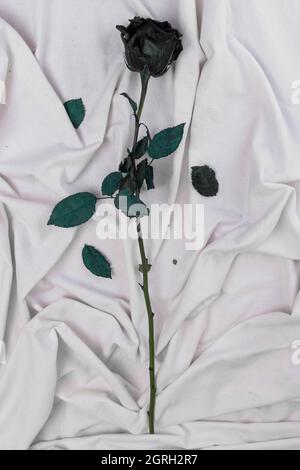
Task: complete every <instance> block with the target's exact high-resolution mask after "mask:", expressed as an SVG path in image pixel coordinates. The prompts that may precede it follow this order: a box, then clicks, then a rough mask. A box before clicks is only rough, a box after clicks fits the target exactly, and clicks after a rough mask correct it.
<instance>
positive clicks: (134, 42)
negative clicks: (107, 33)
mask: <svg viewBox="0 0 300 470" xmlns="http://www.w3.org/2000/svg"><path fill="white" fill-rule="evenodd" d="M117 29H118V30H119V31H120V32H121V38H122V41H123V43H124V46H125V61H126V65H127V67H128V68H129V69H130V70H131V71H132V72H139V73H142V72H143V73H147V74H149V75H151V76H152V77H160V76H161V75H163V74H164V73H165V72H167V70H168V68H169V67H170V65H171V64H172V63H173V62H174V61H176V60H177V58H178V56H179V54H180V53H181V51H182V43H181V37H182V35H181V34H180V33H179V31H177V29H174V28H172V26H171V25H170V23H168V22H167V21H162V22H161V21H155V20H152V19H150V18H148V19H144V18H140V17H138V16H136V17H135V18H133V19H132V20H130V23H129V26H127V28H126V27H125V26H117Z"/></svg>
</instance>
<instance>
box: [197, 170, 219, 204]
mask: <svg viewBox="0 0 300 470" xmlns="http://www.w3.org/2000/svg"><path fill="white" fill-rule="evenodd" d="M192 183H193V186H194V188H195V189H196V191H198V193H199V194H201V196H205V197H213V196H216V195H217V194H218V192H219V183H218V180H217V178H216V173H215V171H214V170H213V169H212V168H210V167H209V166H208V165H203V166H194V167H193V168H192Z"/></svg>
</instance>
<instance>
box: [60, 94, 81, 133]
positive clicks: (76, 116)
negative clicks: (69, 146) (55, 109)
mask: <svg viewBox="0 0 300 470" xmlns="http://www.w3.org/2000/svg"><path fill="white" fill-rule="evenodd" d="M64 107H65V109H66V111H67V113H68V116H69V118H70V120H71V122H72V124H73V126H74V127H75V129H78V128H79V126H80V124H81V123H82V122H83V120H84V118H85V106H84V104H83V101H82V99H81V98H79V99H77V100H70V101H66V103H65V104H64Z"/></svg>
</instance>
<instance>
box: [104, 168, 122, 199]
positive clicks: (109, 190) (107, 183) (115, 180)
mask: <svg viewBox="0 0 300 470" xmlns="http://www.w3.org/2000/svg"><path fill="white" fill-rule="evenodd" d="M122 179H123V175H122V173H121V172H120V171H115V172H114V173H110V174H109V175H108V176H106V178H105V179H104V180H103V183H102V189H101V191H102V194H103V195H104V196H113V195H114V194H115V193H116V192H117V191H118V189H119V188H120V184H121V181H122Z"/></svg>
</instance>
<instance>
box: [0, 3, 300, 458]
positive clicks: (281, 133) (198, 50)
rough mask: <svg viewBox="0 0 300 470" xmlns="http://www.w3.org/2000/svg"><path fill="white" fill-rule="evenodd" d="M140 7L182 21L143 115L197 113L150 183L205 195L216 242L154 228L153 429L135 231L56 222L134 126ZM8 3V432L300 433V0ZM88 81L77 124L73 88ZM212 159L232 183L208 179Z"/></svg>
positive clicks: (157, 125) (14, 437) (201, 436)
mask: <svg viewBox="0 0 300 470" xmlns="http://www.w3.org/2000/svg"><path fill="white" fill-rule="evenodd" d="M136 14H138V15H140V16H150V17H153V18H156V19H159V20H164V19H168V20H169V21H170V22H171V23H172V24H173V25H174V26H175V27H177V28H178V29H179V30H180V31H181V32H182V33H183V34H184V39H183V40H184V52H183V53H182V54H181V56H180V58H179V60H178V62H177V64H176V69H172V70H171V71H169V72H168V74H167V75H165V76H164V77H163V78H161V79H159V80H152V82H151V85H150V89H149V97H148V101H147V106H146V109H145V115H144V121H145V122H147V123H148V124H149V125H150V127H151V129H152V131H153V132H156V131H159V130H161V129H162V128H164V127H167V126H168V125H175V124H179V123H181V122H187V124H188V126H187V133H186V136H185V142H184V143H183V144H182V146H181V147H180V149H179V151H178V152H177V153H176V155H175V156H173V157H170V158H168V159H165V160H164V161H162V162H159V164H157V168H156V187H157V189H156V191H154V192H149V193H148V194H147V195H145V197H144V199H145V200H146V201H147V202H148V203H151V202H153V203H159V202H168V203H170V204H171V203H174V202H177V203H200V202H202V203H205V213H206V219H205V222H206V223H205V231H206V233H205V240H206V246H205V248H204V249H203V250H201V252H196V251H195V252H187V251H186V250H185V242H184V241H182V242H181V241H176V242H175V241H171V240H164V241H162V240H153V241H151V242H148V243H147V244H146V245H147V246H146V248H147V252H148V254H149V258H150V260H151V264H152V265H153V269H152V270H151V277H150V282H151V292H152V297H153V308H154V311H155V314H156V315H155V320H156V325H155V326H156V349H157V365H158V374H157V382H158V398H157V412H156V420H157V435H155V436H148V435H147V434H146V433H147V404H148V360H147V355H148V352H147V350H148V348H147V334H148V333H147V318H146V312H145V308H144V304H143V299H142V296H141V291H140V290H139V289H138V288H137V277H138V276H139V273H138V269H137V266H138V264H139V259H138V252H137V247H136V243H135V242H134V241H113V240H111V241H106V242H103V241H101V242H100V241H99V240H98V239H97V237H96V228H95V227H96V225H95V222H93V221H91V222H90V223H88V224H86V225H85V226H83V227H80V228H78V229H71V230H60V229H57V228H53V227H48V226H47V220H48V218H49V214H50V212H51V209H52V208H53V206H54V205H55V204H56V203H57V202H58V201H59V200H60V199H62V198H63V197H64V196H67V195H69V194H72V193H75V192H78V191H81V190H90V191H99V188H100V183H101V181H102V179H103V177H104V176H105V175H106V174H107V173H108V172H109V171H114V170H115V169H116V167H117V166H118V164H119V161H120V160H121V158H122V156H123V152H124V149H126V147H127V146H128V142H129V141H130V136H131V133H132V128H130V126H129V119H130V116H129V110H128V103H126V101H125V100H124V99H123V98H121V97H120V93H121V92H124V91H126V92H128V93H129V94H130V95H131V96H133V97H136V96H137V93H138V86H139V79H138V76H135V75H133V74H132V73H130V72H129V71H128V70H127V69H126V68H125V66H124V62H123V56H122V54H123V48H122V44H121V41H120V38H119V34H118V32H117V31H116V30H115V25H116V24H125V23H126V22H127V20H128V18H131V17H133V16H134V15H136ZM0 16H1V17H2V20H1V22H0V101H1V102H5V88H6V104H5V105H2V106H1V107H0V113H1V115H0V203H1V205H0V222H1V223H0V285H1V297H0V340H1V341H5V344H6V347H7V364H6V365H4V364H3V365H2V366H1V369H0V404H1V405H0V448H1V449H38V450H41V449H68V450H75V449H93V450H95V449H97V450H100V449H192V448H199V449H209V450H211V449H213V450H226V449H228V450H231V449H236V450H237V449H242V450H247V449H249V450H268V449H272V450H299V449H300V364H298V360H297V358H298V357H299V356H298V355H297V351H295V349H293V346H295V344H296V343H295V342H296V341H298V340H300V297H299V295H298V291H299V260H300V221H299V196H300V152H299V142H300V140H299V135H300V127H299V123H300V108H299V106H297V105H295V104H293V102H292V92H293V89H292V84H293V82H294V81H295V80H299V78H300V57H299V55H300V52H299V51H300V49H299V47H300V46H299V44H300V30H299V20H300V4H299V1H298V0H247V1H246V0H204V1H199V0H198V1H196V0H185V1H182V0H166V1H163V2H162V1H161V0H143V1H138V0H130V1H129V0H114V1H113V2H112V1H108V0H101V1H99V0H84V1H83V0H63V1H61V0H51V1H49V0H18V1H16V2H11V1H8V0H0ZM1 80H2V81H3V82H5V85H6V86H5V87H4V86H2V85H1ZM79 97H81V98H82V99H83V101H84V103H85V106H86V111H87V113H86V119H85V121H84V123H83V124H82V126H81V127H80V129H79V130H78V131H75V130H74V128H73V127H72V124H71V123H70V121H69V118H68V116H67V115H66V113H65V110H64V107H63V102H64V101H66V100H69V99H73V98H79ZM201 164H209V165H210V166H211V167H213V168H214V169H215V170H216V173H217V176H218V180H219V183H220V192H219V194H218V196H217V197H216V198H212V199H205V200H204V199H203V198H201V197H200V196H199V195H198V194H197V193H196V192H195V191H194V189H193V188H192V185H191V183H190V178H189V175H190V167H191V166H194V165H201ZM85 243H88V244H91V245H94V246H97V247H98V248H99V249H101V250H102V251H103V252H104V253H106V255H107V256H108V257H109V258H110V260H111V262H112V265H113V268H114V278H113V280H112V281H110V280H99V279H98V278H94V277H93V276H91V275H90V274H89V273H88V272H87V271H86V270H85V269H84V267H83V266H82V261H81V250H82V247H83V245H84V244H85ZM174 258H176V259H177V260H178V264H177V265H176V266H174V264H173V263H172V261H173V259H174ZM295 359H296V360H295ZM0 362H5V360H3V358H2V361H0ZM299 362H300V361H299Z"/></svg>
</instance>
